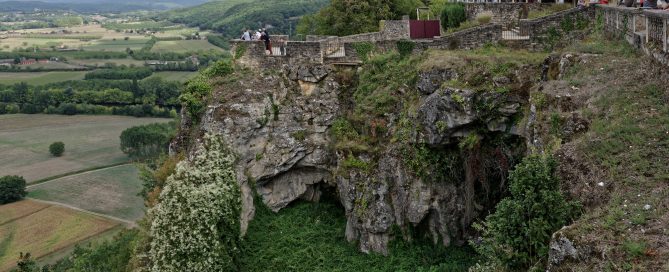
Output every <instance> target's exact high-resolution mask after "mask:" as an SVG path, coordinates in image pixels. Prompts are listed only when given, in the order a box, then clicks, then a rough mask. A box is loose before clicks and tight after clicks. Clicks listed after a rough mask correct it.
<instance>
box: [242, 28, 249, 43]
mask: <svg viewBox="0 0 669 272" xmlns="http://www.w3.org/2000/svg"><path fill="white" fill-rule="evenodd" d="M242 40H244V41H250V40H251V33H249V30H248V29H246V30H244V34H242Z"/></svg>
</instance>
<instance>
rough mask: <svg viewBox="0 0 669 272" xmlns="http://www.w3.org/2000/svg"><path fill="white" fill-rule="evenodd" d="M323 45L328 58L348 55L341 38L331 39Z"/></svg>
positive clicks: (324, 53) (324, 54)
mask: <svg viewBox="0 0 669 272" xmlns="http://www.w3.org/2000/svg"><path fill="white" fill-rule="evenodd" d="M321 46H323V56H325V57H326V58H343V57H345V56H346V50H344V43H342V42H340V41H339V39H329V40H327V41H324V42H323V43H321Z"/></svg>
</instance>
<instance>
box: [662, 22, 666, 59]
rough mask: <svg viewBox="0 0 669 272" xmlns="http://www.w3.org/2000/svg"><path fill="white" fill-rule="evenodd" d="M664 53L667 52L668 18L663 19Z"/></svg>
mask: <svg viewBox="0 0 669 272" xmlns="http://www.w3.org/2000/svg"><path fill="white" fill-rule="evenodd" d="M662 51H664V52H667V18H663V19H662Z"/></svg>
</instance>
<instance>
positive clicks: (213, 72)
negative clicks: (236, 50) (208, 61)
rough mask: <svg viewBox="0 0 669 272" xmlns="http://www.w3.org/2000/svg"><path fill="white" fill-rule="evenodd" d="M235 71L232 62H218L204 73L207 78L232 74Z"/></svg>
mask: <svg viewBox="0 0 669 272" xmlns="http://www.w3.org/2000/svg"><path fill="white" fill-rule="evenodd" d="M234 71H235V68H234V67H233V66H232V62H231V61H229V60H219V61H217V62H216V63H214V64H213V65H211V67H209V68H207V70H206V71H205V72H204V74H205V75H207V76H209V77H220V76H226V75H229V74H232V72H234Z"/></svg>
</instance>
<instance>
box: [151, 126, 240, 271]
mask: <svg viewBox="0 0 669 272" xmlns="http://www.w3.org/2000/svg"><path fill="white" fill-rule="evenodd" d="M234 163H235V156H234V154H233V153H232V151H230V150H229V149H228V148H227V147H226V146H225V143H223V140H222V139H221V138H220V137H218V136H215V135H205V136H204V141H203V143H200V144H198V146H197V149H196V151H195V152H194V155H193V156H192V157H191V158H190V159H189V160H187V161H183V162H181V163H179V164H177V166H176V172H175V173H174V174H173V175H171V176H170V177H169V178H168V179H167V182H166V184H165V187H164V189H163V190H162V192H161V194H160V202H159V203H158V204H157V205H156V206H154V207H153V208H152V209H151V210H150V211H149V214H150V216H151V218H152V222H151V232H150V233H151V237H152V241H151V250H150V251H149V258H150V260H151V267H152V268H151V269H152V270H153V271H235V270H237V269H238V267H239V257H240V246H241V245H240V222H239V218H240V212H241V196H240V189H239V185H238V184H237V178H236V174H235V171H234Z"/></svg>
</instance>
